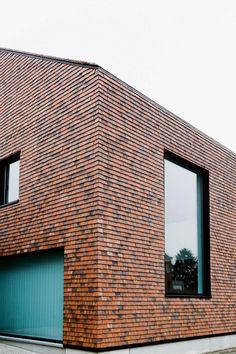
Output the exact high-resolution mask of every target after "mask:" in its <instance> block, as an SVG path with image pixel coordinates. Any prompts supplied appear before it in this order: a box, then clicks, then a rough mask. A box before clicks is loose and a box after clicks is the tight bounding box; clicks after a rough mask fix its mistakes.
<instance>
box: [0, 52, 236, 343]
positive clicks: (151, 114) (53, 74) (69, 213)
mask: <svg viewBox="0 0 236 354" xmlns="http://www.w3.org/2000/svg"><path fill="white" fill-rule="evenodd" d="M165 149H166V150H168V151H170V152H174V153H175V154H177V155H179V156H180V157H183V158H185V159H186V160H188V161H190V162H193V163H194V164H196V165H198V166H200V167H203V168H205V169H207V170H208V171H209V176H210V177H209V184H210V187H209V191H210V252H211V257H210V263H211V295H212V296H211V298H210V299H198V298H189V299H187V298H184V299H181V298H166V297H165V280H164V276H165V274H164V244H165V242H164V241H165V240H164V173H163V172H164V171H163V162H164V150H165ZM16 151H21V175H20V201H19V203H17V204H14V205H8V206H5V207H2V208H0V220H1V224H0V255H1V256H5V255H6V256H7V255H12V254H17V253H26V252H34V251H38V250H45V249H51V248H57V247H64V254H65V259H64V262H65V263H64V265H65V274H64V283H65V285H64V339H63V343H64V345H65V346H79V347H87V348H98V349H99V348H107V347H119V346H126V345H140V344H143V343H153V342H159V341H167V340H174V339H181V338H188V337H189V338H190V337H198V336H208V335H214V334H215V335H216V334H221V333H222V334H223V333H233V332H236V315H235V303H236V283H235V278H236V270H235V269H236V268H235V246H236V245H235V244H236V239H235V230H236V218H235V216H236V202H235V201H236V179H235V170H236V156H235V154H234V153H233V152H231V151H229V150H228V149H226V148H224V147H223V146H221V145H220V144H218V143H217V142H215V141H214V140H212V139H211V138H209V137H207V136H206V135H204V134H203V133H201V132H199V131H198V130H196V129H195V128H193V127H192V126H191V125H189V124H187V123H186V122H184V121H183V120H181V119H179V118H178V117H176V116H174V115H173V114H172V113H170V112H168V111H167V110H165V109H164V108H162V107H161V106H159V105H157V104H156V103H154V102H152V101H151V100H149V99H148V98H146V97H145V96H143V95H142V94H140V93H139V92H137V91H135V90H134V89H132V88H131V87H129V86H128V85H126V84H124V83H123V82H121V81H120V80H118V79H117V78H115V77H114V76H112V75H111V74H109V73H107V72H106V71H105V70H103V69H102V68H100V67H98V66H96V65H90V64H86V63H80V62H72V61H71V62H70V61H63V60H56V59H54V58H45V57H40V56H32V55H28V54H22V53H18V52H13V51H9V50H4V49H2V50H1V49H0V159H2V158H4V157H7V156H9V155H11V154H12V153H14V152H16Z"/></svg>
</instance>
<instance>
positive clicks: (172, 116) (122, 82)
mask: <svg viewBox="0 0 236 354" xmlns="http://www.w3.org/2000/svg"><path fill="white" fill-rule="evenodd" d="M99 71H101V72H102V73H104V74H105V75H107V76H109V77H111V78H112V79H114V80H116V81H117V82H119V83H120V84H121V85H123V86H125V87H126V88H127V89H129V90H130V91H132V92H133V93H135V94H136V95H137V96H139V97H141V98H143V99H144V100H145V101H147V102H148V103H149V104H151V105H152V106H154V107H155V108H157V109H159V110H160V111H161V112H162V113H163V114H165V115H166V116H168V117H171V118H173V119H176V120H177V121H178V122H180V123H181V124H183V125H184V126H185V127H187V128H190V129H192V130H193V131H195V132H196V133H197V134H199V135H201V136H202V137H204V138H205V139H207V140H208V141H209V142H211V143H213V144H214V145H216V146H217V147H219V148H221V149H223V150H224V151H226V152H228V153H230V154H231V155H232V154H233V155H234V156H236V152H235V151H233V150H231V149H230V148H228V147H227V146H225V145H224V144H222V143H220V142H219V141H218V140H216V139H214V138H212V137H211V136H210V135H208V134H206V133H204V132H203V131H201V130H200V129H198V128H196V127H195V126H194V125H192V124H191V123H189V122H188V121H186V120H185V119H183V118H181V117H179V116H177V115H176V114H175V113H173V112H171V111H169V110H168V109H167V108H165V107H163V106H161V105H160V104H159V103H157V102H156V101H154V100H152V99H151V98H150V97H148V96H146V95H145V94H144V93H142V92H140V91H139V90H137V89H136V88H134V87H133V86H131V85H129V84H127V83H126V82H125V81H123V80H121V79H119V78H118V77H117V76H115V75H114V74H112V73H110V72H109V71H107V70H106V69H104V68H103V67H101V66H99Z"/></svg>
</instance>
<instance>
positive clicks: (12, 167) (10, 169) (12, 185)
mask: <svg viewBox="0 0 236 354" xmlns="http://www.w3.org/2000/svg"><path fill="white" fill-rule="evenodd" d="M19 159H20V155H19V153H18V154H16V155H14V156H11V157H9V158H8V159H5V160H2V161H0V205H5V204H8V203H11V202H14V201H17V200H18V199H19V177H20V176H19V174H20V160H19Z"/></svg>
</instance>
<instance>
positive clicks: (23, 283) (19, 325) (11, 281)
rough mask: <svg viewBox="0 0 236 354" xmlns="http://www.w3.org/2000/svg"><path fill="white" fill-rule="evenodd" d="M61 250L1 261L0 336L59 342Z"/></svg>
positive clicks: (61, 310) (61, 287) (0, 259)
mask: <svg viewBox="0 0 236 354" xmlns="http://www.w3.org/2000/svg"><path fill="white" fill-rule="evenodd" d="M63 274H64V255H63V250H59V251H58V250H57V251H50V252H44V253H37V254H30V255H24V256H17V257H12V256H11V257H3V258H0V314H1V315H0V334H2V335H12V336H20V337H26V338H27V337H28V338H31V339H32V338H35V339H44V340H45V339H47V340H53V341H62V337H63V279H64V276H63Z"/></svg>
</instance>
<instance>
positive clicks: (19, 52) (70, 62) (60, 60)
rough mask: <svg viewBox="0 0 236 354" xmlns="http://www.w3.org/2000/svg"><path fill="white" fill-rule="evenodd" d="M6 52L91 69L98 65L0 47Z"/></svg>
mask: <svg viewBox="0 0 236 354" xmlns="http://www.w3.org/2000/svg"><path fill="white" fill-rule="evenodd" d="M1 51H3V52H7V53H14V54H18V55H22V56H27V57H31V58H36V59H42V60H50V61H54V62H58V63H62V64H68V65H75V66H82V67H86V68H91V69H98V68H99V65H97V64H95V63H89V62H86V61H79V60H73V59H65V58H60V57H54V56H49V55H43V54H35V53H29V52H24V51H21V50H16V49H9V48H2V47H0V52H1Z"/></svg>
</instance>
